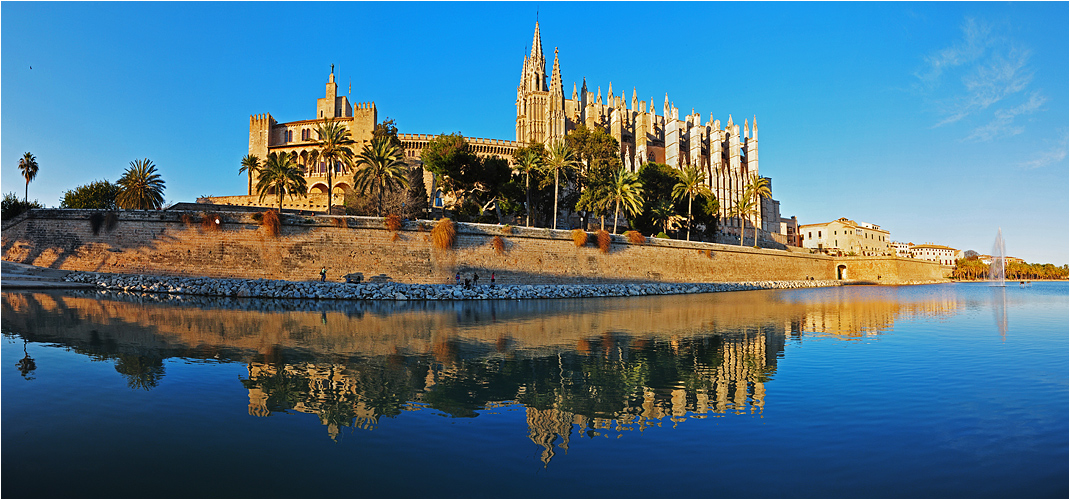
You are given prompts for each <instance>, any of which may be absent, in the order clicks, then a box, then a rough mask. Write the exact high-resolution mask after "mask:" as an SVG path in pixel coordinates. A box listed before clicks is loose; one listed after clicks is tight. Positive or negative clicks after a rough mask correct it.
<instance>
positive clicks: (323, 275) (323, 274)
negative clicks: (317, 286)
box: [320, 266, 327, 283]
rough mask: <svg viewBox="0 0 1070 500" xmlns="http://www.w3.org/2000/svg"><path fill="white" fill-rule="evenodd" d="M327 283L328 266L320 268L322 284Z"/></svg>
mask: <svg viewBox="0 0 1070 500" xmlns="http://www.w3.org/2000/svg"><path fill="white" fill-rule="evenodd" d="M324 281H327V266H323V267H322V268H320V282H321V283H322V282H324Z"/></svg>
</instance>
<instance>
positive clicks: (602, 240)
mask: <svg viewBox="0 0 1070 500" xmlns="http://www.w3.org/2000/svg"><path fill="white" fill-rule="evenodd" d="M596 234H597V235H598V249H599V250H601V251H602V253H609V244H610V243H612V242H613V239H612V238H610V236H609V231H606V230H605V229H599V230H598V233H596Z"/></svg>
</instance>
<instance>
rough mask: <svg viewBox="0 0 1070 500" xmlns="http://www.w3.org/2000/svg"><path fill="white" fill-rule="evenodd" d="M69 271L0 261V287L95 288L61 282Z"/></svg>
mask: <svg viewBox="0 0 1070 500" xmlns="http://www.w3.org/2000/svg"><path fill="white" fill-rule="evenodd" d="M70 273H71V271H61V270H58V269H48V268H46V267H37V266H31V265H27V264H18V263H15V262H8V261H6V260H5V261H0V286H2V287H3V288H4V289H8V288H19V289H45V290H61V289H68V288H95V286H94V285H93V284H91V283H73V282H70V281H63V277H64V276H66V275H68V274H70Z"/></svg>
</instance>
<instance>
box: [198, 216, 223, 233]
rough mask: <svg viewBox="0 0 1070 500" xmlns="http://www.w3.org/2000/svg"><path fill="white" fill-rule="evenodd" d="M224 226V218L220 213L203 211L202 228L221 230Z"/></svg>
mask: <svg viewBox="0 0 1070 500" xmlns="http://www.w3.org/2000/svg"><path fill="white" fill-rule="evenodd" d="M222 226H223V218H222V217H221V216H220V215H219V214H213V213H208V212H201V229H203V230H205V231H219V229H220V228H221V227H222Z"/></svg>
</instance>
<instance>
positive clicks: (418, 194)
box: [404, 166, 427, 218]
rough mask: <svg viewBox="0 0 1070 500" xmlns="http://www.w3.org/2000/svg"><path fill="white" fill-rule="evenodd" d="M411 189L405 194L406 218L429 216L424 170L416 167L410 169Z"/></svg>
mask: <svg viewBox="0 0 1070 500" xmlns="http://www.w3.org/2000/svg"><path fill="white" fill-rule="evenodd" d="M408 175H409V189H408V191H407V192H406V193H405V210H404V211H405V212H406V213H405V214H404V215H405V216H406V217H413V218H416V217H426V216H427V186H425V185H424V168H423V167H421V166H415V167H412V168H409V173H408Z"/></svg>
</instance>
